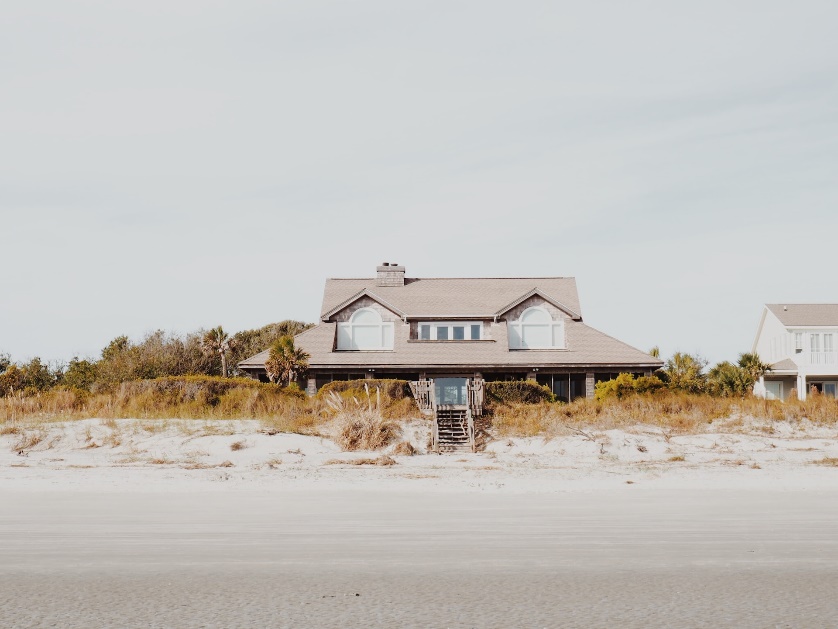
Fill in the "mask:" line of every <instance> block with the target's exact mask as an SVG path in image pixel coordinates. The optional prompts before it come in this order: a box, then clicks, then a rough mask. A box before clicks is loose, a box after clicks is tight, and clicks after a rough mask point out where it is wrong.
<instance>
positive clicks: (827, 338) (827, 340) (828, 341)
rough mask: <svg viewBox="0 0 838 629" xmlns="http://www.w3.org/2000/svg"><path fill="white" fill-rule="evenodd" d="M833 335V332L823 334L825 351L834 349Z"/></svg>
mask: <svg viewBox="0 0 838 629" xmlns="http://www.w3.org/2000/svg"><path fill="white" fill-rule="evenodd" d="M832 347H833V346H832V335H831V334H824V335H823V351H825V352H831V351H832Z"/></svg>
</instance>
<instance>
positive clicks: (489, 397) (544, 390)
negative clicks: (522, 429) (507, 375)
mask: <svg viewBox="0 0 838 629" xmlns="http://www.w3.org/2000/svg"><path fill="white" fill-rule="evenodd" d="M486 401H487V402H488V403H489V404H490V405H491V404H493V403H497V404H539V403H541V402H555V401H556V396H555V395H553V392H552V391H551V390H550V389H549V387H545V386H543V385H541V384H538V383H537V382H533V381H532V380H513V381H501V380H498V381H497V382H487V383H486Z"/></svg>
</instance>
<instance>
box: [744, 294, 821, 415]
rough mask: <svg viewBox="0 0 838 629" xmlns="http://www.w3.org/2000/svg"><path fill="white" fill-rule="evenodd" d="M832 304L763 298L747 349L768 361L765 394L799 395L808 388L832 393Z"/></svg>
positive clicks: (802, 396) (771, 396)
mask: <svg viewBox="0 0 838 629" xmlns="http://www.w3.org/2000/svg"><path fill="white" fill-rule="evenodd" d="M836 343H838V304H766V305H765V308H764V309H763V311H762V318H761V319H760V322H759V328H758V329H757V335H756V338H755V339H754V345H753V349H752V351H753V352H754V353H756V354H759V357H760V359H761V360H762V361H764V362H766V363H768V364H770V365H771V371H769V372H768V373H767V374H765V376H764V378H763V379H762V383H763V384H764V385H765V390H766V397H767V398H768V399H778V400H785V399H787V398H788V397H789V395H790V394H791V392H792V390H794V391H796V393H797V396H798V397H799V398H800V399H806V396H807V395H808V394H809V393H810V392H811V391H812V390H813V389H814V390H815V391H817V392H818V393H822V394H824V395H828V396H830V397H833V398H834V397H835V396H836V395H835V394H836V387H838V351H836V350H838V346H837V345H836Z"/></svg>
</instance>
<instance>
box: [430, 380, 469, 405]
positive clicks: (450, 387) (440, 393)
mask: <svg viewBox="0 0 838 629" xmlns="http://www.w3.org/2000/svg"><path fill="white" fill-rule="evenodd" d="M434 393H435V394H436V403H437V404H438V405H440V406H449V405H454V406H465V405H466V404H468V378H434Z"/></svg>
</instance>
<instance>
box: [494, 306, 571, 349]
mask: <svg viewBox="0 0 838 629" xmlns="http://www.w3.org/2000/svg"><path fill="white" fill-rule="evenodd" d="M507 328H508V330H509V349H564V347H565V338H564V322H563V321H561V320H559V321H553V317H551V316H550V313H549V312H547V311H546V310H545V309H544V308H541V307H539V306H534V307H532V308H527V309H526V310H524V312H522V313H521V318H520V319H518V320H517V321H510V322H509V324H508V326H507Z"/></svg>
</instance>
